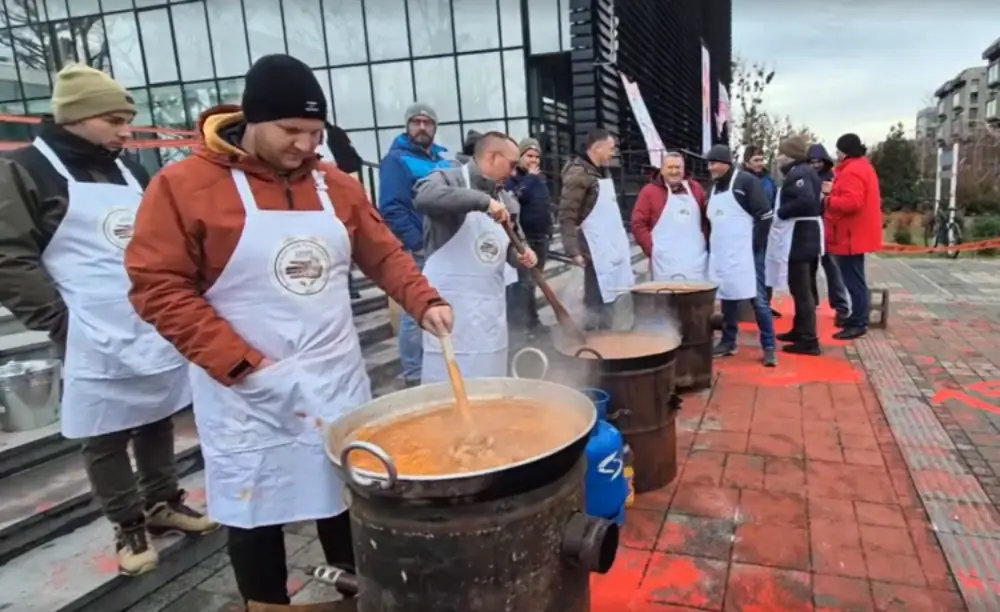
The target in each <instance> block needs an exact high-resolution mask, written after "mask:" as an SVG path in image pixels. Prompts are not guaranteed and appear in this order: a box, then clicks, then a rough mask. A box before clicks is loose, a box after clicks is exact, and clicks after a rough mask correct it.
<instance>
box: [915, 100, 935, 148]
mask: <svg viewBox="0 0 1000 612" xmlns="http://www.w3.org/2000/svg"><path fill="white" fill-rule="evenodd" d="M937 130H938V109H937V108H936V107H933V106H928V107H926V108H922V109H920V111H919V112H917V123H916V129H915V130H914V132H913V133H914V138H915V139H916V140H934V139H935V138H937Z"/></svg>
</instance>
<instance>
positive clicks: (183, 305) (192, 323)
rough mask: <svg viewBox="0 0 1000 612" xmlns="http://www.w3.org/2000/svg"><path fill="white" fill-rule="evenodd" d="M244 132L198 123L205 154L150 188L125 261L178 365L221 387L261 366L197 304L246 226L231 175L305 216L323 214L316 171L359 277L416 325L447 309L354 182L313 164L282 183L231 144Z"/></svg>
mask: <svg viewBox="0 0 1000 612" xmlns="http://www.w3.org/2000/svg"><path fill="white" fill-rule="evenodd" d="M242 122H243V115H242V113H240V112H239V108H238V107H234V106H221V107H217V108H215V109H211V110H209V111H207V112H206V113H205V114H203V115H202V117H201V119H200V120H199V126H198V127H199V131H200V132H201V135H202V145H201V146H200V147H199V148H198V150H197V152H196V155H195V156H193V157H190V158H188V159H185V160H183V161H180V162H178V163H176V164H173V165H171V166H169V167H167V168H164V169H163V170H162V171H160V173H159V174H157V175H156V176H155V177H154V178H153V180H152V182H151V183H150V184H149V187H148V188H147V189H146V193H145V195H144V196H143V199H142V204H141V206H140V207H139V212H138V214H137V217H136V222H135V230H134V234H133V236H132V241H131V242H130V243H129V246H128V248H127V250H126V251H125V267H126V269H127V270H128V274H129V277H130V278H131V280H132V290H131V292H130V298H131V301H132V305H133V306H134V307H135V310H136V312H137V313H138V314H139V316H140V317H142V318H143V319H144V320H145V321H147V322H149V323H150V324H151V325H153V326H154V327H155V328H156V330H157V331H158V332H159V333H160V335H162V336H163V337H164V338H166V339H167V340H168V341H170V342H171V343H172V344H173V345H174V346H175V347H177V350H178V351H180V353H181V354H182V355H183V356H184V357H186V358H187V359H188V360H189V361H191V362H192V363H195V364H197V365H199V366H201V367H202V368H204V369H205V370H206V371H207V372H208V373H209V375H210V376H212V377H213V378H214V379H216V380H218V381H219V382H220V383H222V384H226V385H230V384H233V383H235V382H236V381H237V380H239V379H240V378H241V377H242V376H245V375H246V374H247V373H249V372H250V371H252V370H253V368H255V367H257V366H258V365H259V364H260V361H261V360H262V359H263V358H264V357H265V356H264V355H261V353H260V352H259V351H257V350H256V348H254V347H252V346H250V345H248V344H247V342H246V341H245V340H244V339H243V338H242V337H240V336H239V335H238V334H237V333H236V332H235V331H234V330H233V328H232V327H231V326H230V325H229V323H228V322H227V321H226V320H225V319H223V318H221V317H220V316H219V315H218V314H217V313H216V312H215V310H214V309H213V308H212V306H211V305H209V303H208V302H207V301H206V300H205V299H204V297H203V296H204V293H205V291H206V290H208V288H209V287H211V286H212V283H214V282H215V281H216V279H218V278H219V276H220V275H221V274H222V271H223V269H224V268H225V267H226V264H227V262H228V261H229V258H230V257H231V256H232V254H233V251H234V250H235V249H236V244H237V242H238V241H239V239H240V235H241V234H242V232H243V224H244V221H245V219H246V214H245V212H244V210H243V205H242V203H241V202H240V199H239V195H238V193H237V191H236V185H235V183H234V182H233V180H232V176H231V174H230V170H231V169H232V168H240V169H242V170H243V171H244V172H246V174H247V178H248V180H249V182H250V187H251V189H252V190H253V193H254V197H255V198H256V200H257V203H258V206H260V207H261V208H262V209H266V210H289V209H294V210H300V211H302V210H321V209H322V206H321V205H320V201H319V197H318V196H317V194H316V187H315V185H314V183H313V179H312V176H311V171H312V170H313V169H314V168H316V167H321V168H322V170H323V172H324V173H325V174H326V181H327V186H328V190H329V191H328V193H329V195H330V199H331V200H332V201H333V205H334V209H335V212H336V215H337V217H338V218H339V219H340V221H341V222H342V223H343V224H344V225H345V226H346V228H347V232H348V235H349V236H350V239H351V246H352V253H353V257H354V262H355V263H357V265H358V267H359V268H360V269H361V271H362V272H364V273H365V274H366V275H367V276H368V277H369V278H371V279H372V280H373V281H374V282H375V283H376V284H377V285H379V286H380V287H382V288H383V289H384V290H385V291H386V293H387V294H388V295H389V297H391V298H392V299H393V300H395V301H396V302H398V303H399V304H401V305H402V306H403V308H404V309H405V310H406V311H407V312H408V313H410V314H411V315H413V316H414V317H416V319H417V320H418V321H419V320H420V319H421V318H422V317H423V315H424V312H426V310H427V309H428V308H429V307H430V306H431V305H433V304H435V303H444V302H443V300H441V296H440V295H439V294H438V293H437V291H435V290H434V288H432V287H431V286H430V284H428V282H427V279H426V278H424V276H423V275H422V274H421V273H420V271H419V269H418V268H417V266H416V264H415V263H414V262H413V259H412V257H410V256H409V255H407V254H406V253H405V252H403V249H402V245H401V244H400V243H399V241H398V240H397V239H396V237H395V236H393V234H392V232H390V231H389V229H388V228H387V227H386V226H385V225H383V223H382V219H381V217H379V215H378V212H377V211H376V210H375V208H374V207H372V205H371V203H370V202H369V201H368V198H367V196H365V192H364V189H363V188H362V186H361V185H360V184H359V183H358V182H357V181H356V180H354V179H352V178H351V177H349V176H348V175H346V174H344V173H343V172H341V171H340V170H338V169H337V168H336V167H335V166H334V165H332V164H329V163H326V162H321V161H319V158H318V157H317V159H316V160H315V161H313V160H310V161H309V162H308V163H306V164H304V165H303V166H302V167H301V168H299V169H297V170H296V171H295V172H293V173H292V174H291V175H289V176H288V177H287V182H286V179H284V178H281V177H279V176H278V175H277V173H276V172H275V171H274V170H273V169H271V168H270V167H269V166H267V165H266V164H264V163H263V162H262V161H261V160H259V159H257V158H255V157H252V156H250V155H248V154H247V153H246V152H244V151H243V150H242V149H240V148H238V147H237V146H236V145H235V144H233V141H236V142H238V139H236V138H234V137H233V133H234V132H236V133H238V130H239V127H240V124H242ZM226 136H229V137H230V138H229V140H227V139H226ZM262 273H263V272H262ZM344 298H345V299H346V298H347V295H346V294H345V295H344ZM261 324H262V325H266V324H267V322H266V321H262V322H261Z"/></svg>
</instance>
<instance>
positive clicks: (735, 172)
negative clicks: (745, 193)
mask: <svg viewBox="0 0 1000 612" xmlns="http://www.w3.org/2000/svg"><path fill="white" fill-rule="evenodd" d="M739 173H740V171H739V170H733V178H731V179H729V191H732V190H733V185H735V184H736V175H737V174H739Z"/></svg>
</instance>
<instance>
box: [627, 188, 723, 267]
mask: <svg viewBox="0 0 1000 612" xmlns="http://www.w3.org/2000/svg"><path fill="white" fill-rule="evenodd" d="M687 183H688V185H690V186H691V195H693V196H694V199H695V201H696V202H698V206H699V207H700V208H701V231H702V232H704V234H705V239H706V240H707V239H708V222H707V221H706V217H705V206H706V204H705V190H704V189H702V188H701V185H699V184H698V183H697V182H695V181H693V180H688V182H687ZM677 189H678V190H679V191H680V192H681V193H683V189H684V187H683V185H679V186H678V187H677ZM666 207H667V186H666V185H665V184H664V183H663V178H662V177H659V176H658V177H657V178H656V179H654V181H653V182H652V183H648V184H647V185H646V186H645V187H643V188H642V189H641V190H640V191H639V197H638V198H637V199H636V201H635V208H633V209H632V235H633V236H635V241H636V242H638V243H639V246H640V247H641V248H642V252H643V253H645V254H646V257H652V256H653V255H652V253H653V227H655V226H656V223H657V221H659V220H660V215H662V214H663V211H664V210H665V209H666Z"/></svg>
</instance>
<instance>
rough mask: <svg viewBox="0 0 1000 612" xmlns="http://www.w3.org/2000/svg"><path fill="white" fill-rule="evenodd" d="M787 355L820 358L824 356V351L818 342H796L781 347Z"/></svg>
mask: <svg viewBox="0 0 1000 612" xmlns="http://www.w3.org/2000/svg"><path fill="white" fill-rule="evenodd" d="M781 350H783V351H784V352H786V353H791V354H792V355H812V356H813V357H818V356H819V355H822V354H823V351H822V349H820V348H819V343H818V342H809V343H806V342H801V343H800V342H795V343H792V344H786V345H785V346H783V347H781Z"/></svg>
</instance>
